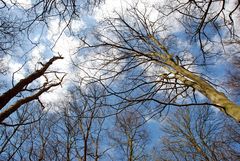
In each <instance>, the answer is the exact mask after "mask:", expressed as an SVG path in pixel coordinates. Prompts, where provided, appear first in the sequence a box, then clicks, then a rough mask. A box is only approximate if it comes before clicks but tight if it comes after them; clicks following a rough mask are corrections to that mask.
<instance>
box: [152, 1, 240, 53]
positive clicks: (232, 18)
mask: <svg viewBox="0 0 240 161" xmlns="http://www.w3.org/2000/svg"><path fill="white" fill-rule="evenodd" d="M159 6H160V7H157V8H158V10H159V12H161V13H163V14H164V15H165V16H172V14H176V13H177V14H180V15H181V16H180V17H179V18H178V20H179V21H180V22H181V24H182V25H183V27H184V28H185V31H186V33H188V34H189V36H190V37H191V38H192V40H197V42H198V43H199V44H200V46H201V50H202V52H203V56H204V57H206V56H211V55H209V53H214V51H211V48H209V46H210V45H216V43H219V44H222V48H223V49H224V48H225V47H226V46H227V43H226V42H228V41H229V40H231V43H237V42H239V33H238V32H236V30H237V28H238V25H239V22H238V20H237V17H238V16H239V13H240V12H239V8H240V2H239V1H238V0H233V1H226V0H220V1H219V0H200V1H196V0H190V1H182V0H181V1H178V0H170V1H168V2H166V3H165V4H164V5H161V4H160V5H159ZM224 33H227V34H224ZM213 35H215V36H213ZM219 51H220V50H218V53H216V55H215V56H217V54H220V53H219ZM228 54H229V53H228Z"/></svg>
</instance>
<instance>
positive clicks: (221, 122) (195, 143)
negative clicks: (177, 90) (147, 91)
mask: <svg viewBox="0 0 240 161" xmlns="http://www.w3.org/2000/svg"><path fill="white" fill-rule="evenodd" d="M220 117H223V116H219V113H218V112H216V111H214V110H213V109H212V108H209V107H197V108H186V107H184V109H183V108H182V107H181V108H179V109H177V110H176V112H174V113H173V114H172V115H169V116H168V118H167V119H166V120H165V122H164V123H163V125H162V131H163V136H162V138H161V141H160V143H159V146H158V148H156V149H158V150H157V153H158V155H157V156H158V157H157V158H158V159H160V160H215V161H217V160H238V159H239V157H240V156H239V149H238V148H237V146H238V145H239V143H240V142H239V141H240V140H239V136H237V135H235V134H234V133H232V132H231V131H230V130H227V129H228V128H231V127H234V129H235V130H236V131H238V134H239V127H238V124H237V123H235V122H232V120H229V119H227V118H224V119H221V118H220ZM224 117H225V116H224ZM233 137H235V138H233Z"/></svg>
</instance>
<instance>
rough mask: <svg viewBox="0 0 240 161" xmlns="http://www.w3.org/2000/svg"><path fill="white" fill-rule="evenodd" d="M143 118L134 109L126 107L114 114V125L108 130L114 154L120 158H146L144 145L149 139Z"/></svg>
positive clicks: (132, 160) (129, 160) (131, 160)
mask: <svg viewBox="0 0 240 161" xmlns="http://www.w3.org/2000/svg"><path fill="white" fill-rule="evenodd" d="M144 122H145V119H144V118H143V117H142V115H141V114H140V113H139V112H138V111H135V110H130V109H126V110H124V111H123V112H121V113H119V114H118V115H117V116H116V121H115V125H114V127H113V128H112V129H110V131H109V137H110V139H111V140H112V141H113V148H114V149H115V150H116V154H114V156H112V157H113V158H118V157H119V158H120V159H121V160H128V161H134V160H147V157H148V155H147V153H146V146H147V143H148V141H149V138H148V133H147V131H146V129H145V128H144Z"/></svg>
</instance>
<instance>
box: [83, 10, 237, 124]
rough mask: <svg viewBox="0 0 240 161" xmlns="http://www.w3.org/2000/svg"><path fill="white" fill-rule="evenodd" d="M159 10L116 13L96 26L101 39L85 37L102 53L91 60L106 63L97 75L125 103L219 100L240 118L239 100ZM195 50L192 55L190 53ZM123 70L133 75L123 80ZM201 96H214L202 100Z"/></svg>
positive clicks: (163, 104) (215, 102) (215, 103)
mask: <svg viewBox="0 0 240 161" xmlns="http://www.w3.org/2000/svg"><path fill="white" fill-rule="evenodd" d="M159 14H160V15H159V16H158V18H157V19H156V20H155V21H152V20H151V19H150V16H151V13H149V11H148V10H147V8H146V9H145V10H144V11H140V10H139V9H138V6H137V5H134V6H131V7H130V8H129V9H127V10H126V12H124V13H123V14H121V13H116V14H115V16H114V18H111V17H110V18H107V19H106V20H105V21H104V22H102V24H103V26H104V27H103V28H100V29H99V30H98V31H96V42H94V43H92V44H90V43H88V41H87V40H86V39H85V40H83V42H84V43H85V44H86V46H88V47H89V48H90V49H95V51H96V54H97V56H96V57H95V58H92V59H91V61H96V62H100V63H99V64H101V66H100V67H99V66H98V67H97V69H101V70H102V71H104V72H102V73H103V74H102V75H101V76H100V78H96V80H98V81H100V82H102V84H103V85H104V86H105V88H106V89H107V91H108V92H109V93H110V94H112V95H113V96H116V97H118V98H121V99H122V100H124V101H125V102H130V103H132V104H133V103H135V104H144V103H146V102H152V104H154V103H155V104H157V105H158V108H159V109H164V108H165V107H169V106H191V105H213V106H215V107H217V108H218V109H220V110H221V111H222V112H224V113H225V114H227V115H228V116H230V117H232V118H234V119H235V120H236V121H238V122H239V119H240V115H239V110H240V108H239V105H237V104H236V103H234V102H233V101H231V100H230V99H229V98H228V97H227V96H226V95H225V94H224V93H223V92H222V91H220V90H219V89H220V88H219V86H217V84H214V83H213V80H214V79H213V78H211V77H208V76H207V75H204V74H203V73H199V72H198V71H200V70H201V69H202V68H201V64H199V63H198V61H200V60H198V61H197V59H198V58H199V57H198V56H196V57H194V56H195V55H194V54H192V53H191V50H190V49H182V46H178V45H177V41H178V40H177V37H176V36H174V35H171V33H168V32H167V31H168V30H167V25H165V24H164V22H163V19H162V18H163V17H164V15H162V14H161V13H159ZM179 41H180V40H179ZM91 42H92V41H91ZM98 54H99V55H98ZM189 54H190V55H191V57H192V59H190V60H189V59H188V58H186V55H189ZM103 57H105V59H103ZM99 58H101V59H99ZM202 61H203V60H202ZM106 73H109V76H106ZM122 74H124V76H125V77H126V78H127V79H126V80H124V81H122V82H121V81H119V82H118V81H117V80H118V79H119V78H121V77H123V75H122ZM107 79H108V80H111V81H109V82H111V83H112V81H116V82H117V83H119V84H121V83H124V84H127V85H126V86H125V87H126V88H114V87H112V86H111V83H109V84H106V80H107ZM126 93H127V94H126ZM198 95H203V96H205V97H206V99H207V100H208V101H205V102H203V101H200V100H199V98H198Z"/></svg>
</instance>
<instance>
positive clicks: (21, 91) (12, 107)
mask: <svg viewBox="0 0 240 161" xmlns="http://www.w3.org/2000/svg"><path fill="white" fill-rule="evenodd" d="M58 59H63V57H60V56H59V57H53V58H51V59H50V60H49V61H48V62H47V63H46V64H43V65H42V67H41V68H40V69H38V70H36V71H35V72H33V73H32V74H30V75H29V76H27V77H25V78H24V79H21V80H20V81H19V82H18V83H17V84H15V85H14V86H13V87H12V88H10V89H9V90H7V91H6V92H4V93H3V94H2V95H1V96H0V109H1V113H0V122H1V123H2V122H3V121H4V120H5V119H6V118H8V117H9V116H10V115H11V114H12V113H14V112H16V111H17V110H18V109H19V108H20V107H21V106H22V105H24V104H26V103H28V102H31V101H34V100H37V101H38V102H39V103H40V105H42V106H43V104H42V103H41V101H40V99H39V96H41V95H42V94H43V93H45V92H47V91H48V90H49V89H51V88H52V87H56V86H59V85H60V84H61V83H62V81H63V78H64V76H61V77H60V78H59V76H58V75H57V74H58V72H56V71H52V72H51V71H47V69H48V68H49V67H50V66H51V65H52V63H53V62H54V61H56V60H58ZM50 74H52V75H55V79H51V80H49V78H48V76H47V75H50ZM40 77H44V78H45V79H46V81H45V83H43V84H42V85H39V86H32V85H31V83H33V82H34V81H36V79H38V78H40ZM18 96H20V99H17V100H16V98H17V97H18ZM10 101H14V102H13V103H12V102H10ZM8 103H10V104H8ZM43 108H44V106H43Z"/></svg>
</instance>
